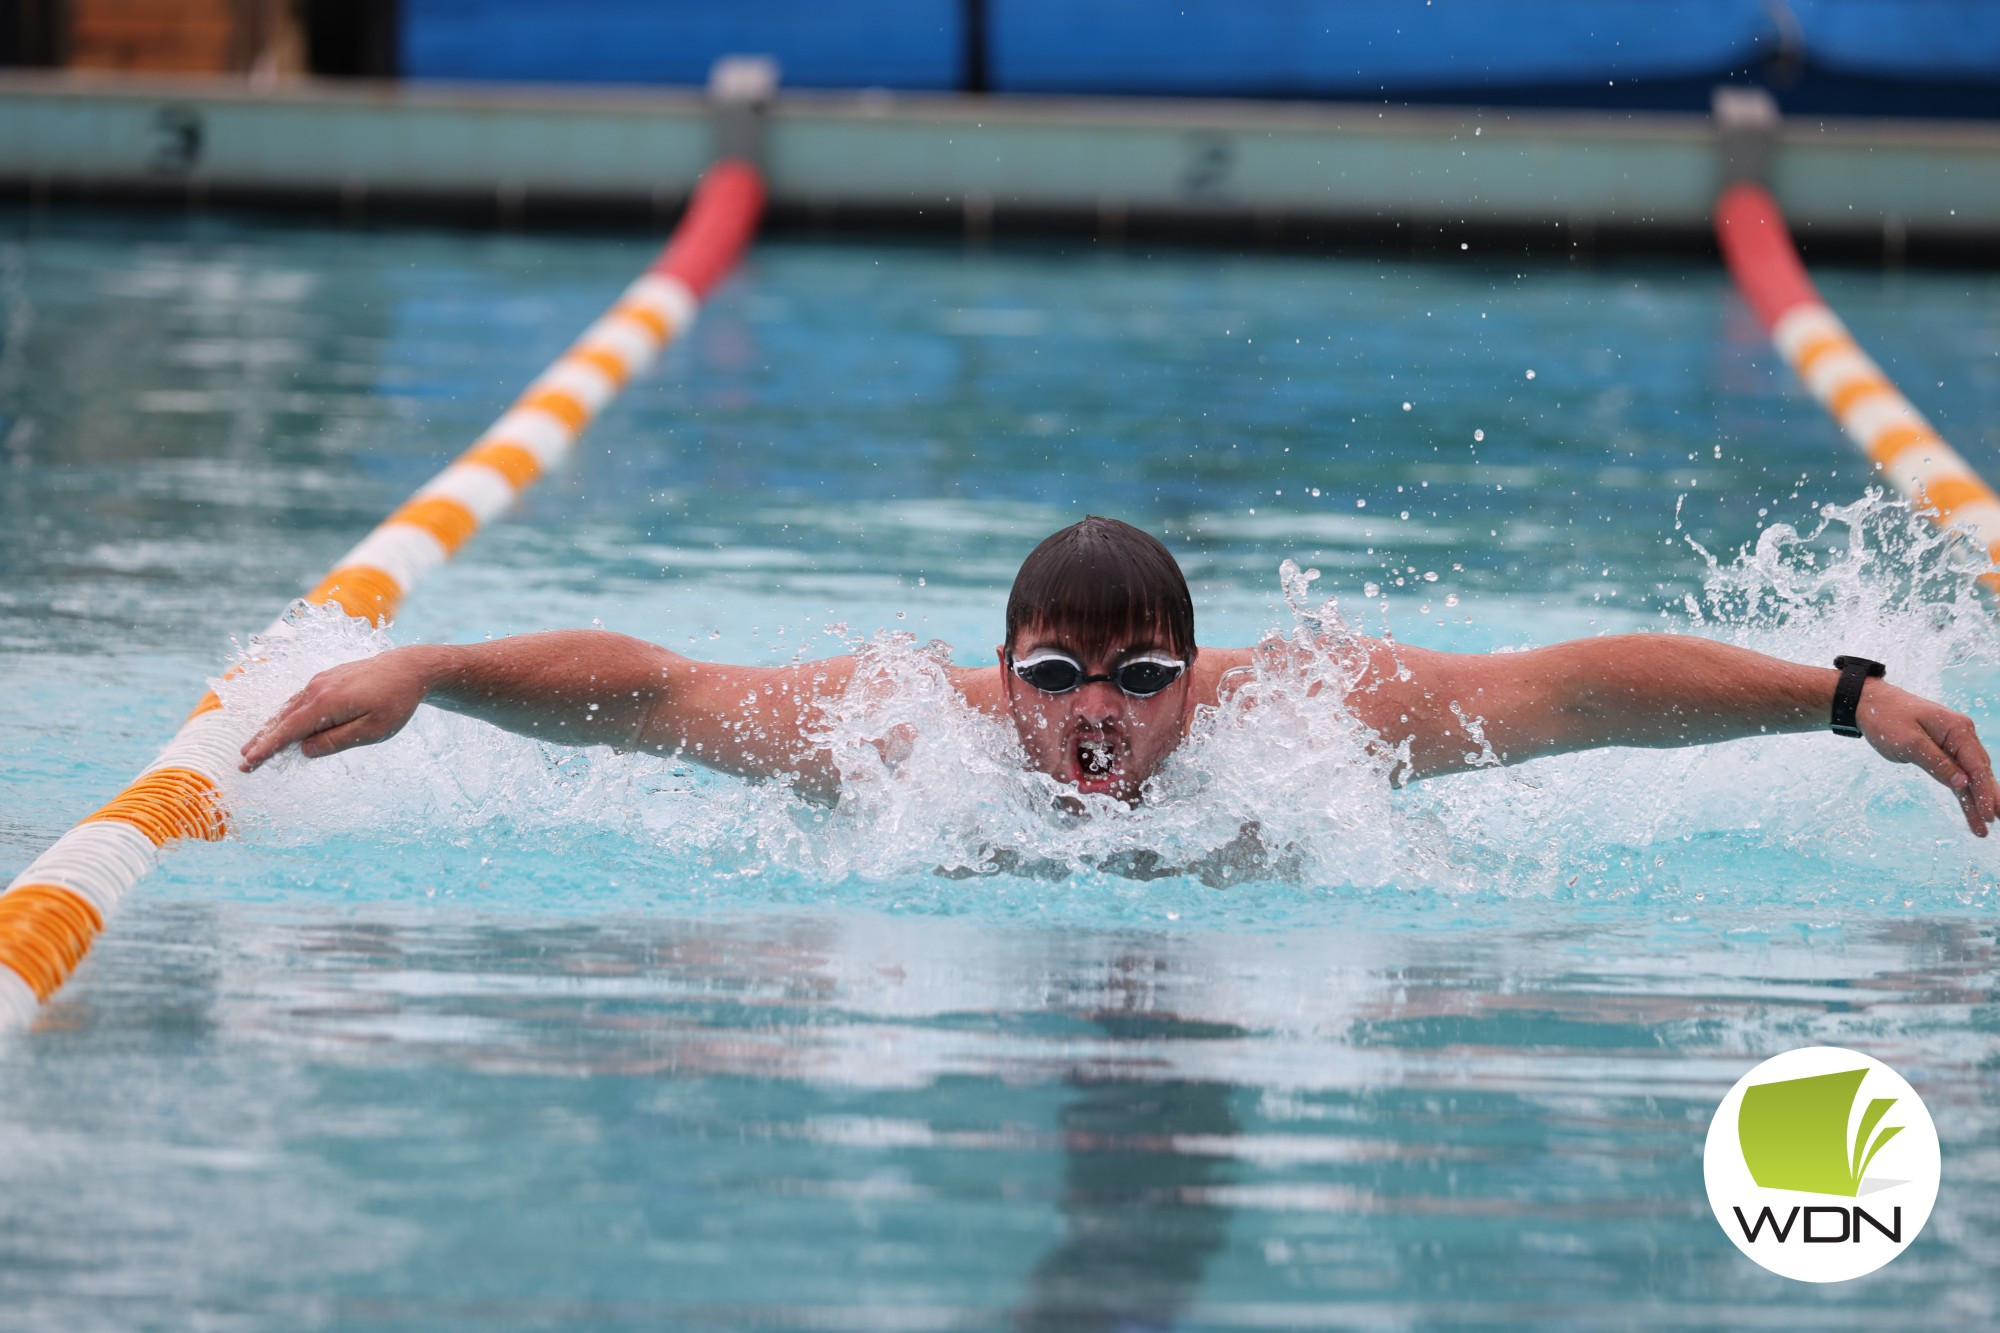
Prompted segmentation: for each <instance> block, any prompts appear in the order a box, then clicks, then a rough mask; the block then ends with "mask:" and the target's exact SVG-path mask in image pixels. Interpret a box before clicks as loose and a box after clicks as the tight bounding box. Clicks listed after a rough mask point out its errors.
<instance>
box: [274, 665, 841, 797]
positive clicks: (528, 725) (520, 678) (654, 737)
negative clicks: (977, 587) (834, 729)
mask: <svg viewBox="0 0 2000 1333" xmlns="http://www.w3.org/2000/svg"><path fill="white" fill-rule="evenodd" d="M853 671H854V661H853V659H852V658H846V657H839V658H832V659H829V660H826V661H821V662H809V663H805V664H802V665H798V666H788V667H741V666H728V665H724V664H719V663H710V662H697V661H694V660H693V659H691V658H686V657H682V656H681V655H680V654H679V653H675V652H670V651H668V650H667V649H665V648H661V647H659V646H658V645H657V644H651V643H647V642H645V641H643V640H641V639H634V638H630V637H628V636H626V635H623V634H611V633H607V632H605V631H603V630H557V631H553V632H550V633H547V634H524V635H520V636H517V637H514V638H507V639H497V640H495V641H493V642H491V643H479V644H467V645H463V646H435V647H434V646H429V645H424V646H416V647H410V648H396V649H392V650H390V651H389V652H386V653H382V654H380V655H379V656H376V657H371V658H367V659H364V660H363V661H359V662H350V663H348V664H346V665H344V666H338V667H334V668H332V669H330V670H327V671H322V672H320V673H319V674H318V675H317V676H314V677H313V678H312V680H311V681H310V682H309V683H308V684H307V685H306V687H305V689H303V690H301V691H299V693H297V694H296V695H294V696H292V698H291V699H290V700H289V701H288V702H287V703H286V704H285V706H284V707H283V708H280V709H279V710H278V711H277V713H276V714H274V715H273V716H272V717H271V718H270V720H269V721H267V722H266V723H265V724H264V726H263V729H262V730H260V731H259V732H258V733H257V734H256V735H255V736H254V737H252V738H251V740H250V742H249V744H247V745H245V746H244V747H243V768H244V770H245V771H246V772H247V771H249V770H250V769H254V768H256V767H257V766H258V765H259V764H262V763H263V762H264V761H265V760H267V759H269V758H270V757H271V756H272V755H275V754H277V753H278V752H279V751H280V750H282V749H284V748H285V747H286V746H288V745H291V744H293V743H294V742H296V743H297V744H298V746H299V752H300V753H301V754H303V755H305V756H307V757H308V758H318V757H319V756H321V755H329V754H335V753H338V752H339V751H341V750H346V749H351V748H353V747H354V746H357V745H373V744H375V743H376V742H378V741H385V740H387V739H389V737H391V736H393V735H395V734H396V733H397V732H399V731H401V730H402V729H403V727H404V725H405V724H406V723H408V722H409V720H410V717H411V715H412V714H414V713H415V712H416V710H417V705H418V704H421V703H426V702H428V703H432V704H435V705H437V706H439V707H441V708H448V709H450V710H451V711H453V712H457V713H465V714H468V715H470V716H472V717H477V718H481V719H483V720H485V721H487V722H491V723H493V724H494V725H496V726H499V727H504V728H506V729H507V730H508V731H514V732H519V733H521V734H522V735H526V736H534V737H537V738H539V739H542V740H552V741H558V742H561V743H563V744H566V745H613V746H618V747H620V748H624V749H635V750H647V751H651V752H652V753H655V754H670V755H677V756H681V757H685V758H688V759H692V760H694V761H696V762H698V763H701V764H705V765H707V766H708V767H710V768H717V769H721V770H723V771H724V772H728V773H735V774H738V775H740V776H744V777H761V778H786V779H788V780H790V781H792V782H794V783H795V784H796V785H798V786H799V787H800V788H801V789H802V790H804V791H806V792H807V793H808V794H811V795H818V796H822V797H826V796H831V795H832V794H833V793H834V792H835V791H836V790H837V789H838V786H839V776H838V774H836V773H835V772H834V771H833V768H832V763H831V760H830V758H829V756H828V755H827V754H826V753H825V752H824V751H822V750H818V749H815V748H814V746H813V745H812V744H811V742H810V741H809V740H808V739H807V737H808V736H810V735H811V734H812V733H813V732H814V731H815V730H816V729H817V728H818V726H819V724H820V721H821V709H822V708H823V707H824V705H825V703H826V702H827V701H828V700H829V699H833V698H837V697H838V696H839V695H840V694H841V693H842V692H844V691H845V690H846V688H847V682H848V679H849V678H850V677H851V676H852V675H853Z"/></svg>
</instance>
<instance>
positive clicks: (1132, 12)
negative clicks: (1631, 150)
mask: <svg viewBox="0 0 2000 1333" xmlns="http://www.w3.org/2000/svg"><path fill="white" fill-rule="evenodd" d="M989 2H990V6H991V14H992V22H991V28H990V32H991V55H990V61H991V69H992V82H993V86H994V88H995V89H996V90H1001V91H1009V92H1084V91H1104V92H1131V93H1190V94H1202V93H1221V94H1228V93H1235V94H1252V95H1266V96H1269V95H1294V96H1312V95H1322V96H1326V95H1330V96H1343V97H1355V96H1360V97H1366V96H1370V95H1381V94H1390V95H1393V94H1394V93H1395V92H1396V90H1398V89H1425V90H1434V89H1455V88H1464V89H1481V88H1489V89H1491V88H1506V87H1519V86H1529V85H1538V84H1541V85H1546V84H1555V83H1586V82H1590V81H1594V80H1606V81H1610V80H1618V79H1640V78H1671V77H1677V76H1688V75H1705V74H1710V73H1719V72H1721V71H1724V70H1729V69H1741V68H1743V67H1745V66H1746V65H1749V64H1751V63H1753V62H1754V61H1755V60H1757V59H1758V58H1759V57H1760V55H1761V53H1763V52H1764V51H1767V50H1769V49H1770V48H1771V47H1772V45H1773V44H1774V39H1775V34H1776V29H1775V28H1774V26H1773V24H1772V22H1771V20H1770V18H1769V17H1768V15H1767V12H1766V9H1765V6H1764V5H1763V4H1762V3H1761V0H1667V2H1664V3H1663V2H1662V0H1437V3H1435V4H1426V3H1424V0H1367V2H1366V3H1361V2H1358V0H989Z"/></svg>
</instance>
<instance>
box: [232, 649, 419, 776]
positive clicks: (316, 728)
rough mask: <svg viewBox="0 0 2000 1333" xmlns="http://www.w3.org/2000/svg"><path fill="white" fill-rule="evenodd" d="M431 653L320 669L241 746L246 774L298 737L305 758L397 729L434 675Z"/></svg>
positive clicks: (393, 654) (406, 652) (399, 652)
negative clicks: (320, 670)
mask: <svg viewBox="0 0 2000 1333" xmlns="http://www.w3.org/2000/svg"><path fill="white" fill-rule="evenodd" d="M434 678H435V677H434V673H433V671H432V661H431V656H430V655H429V654H428V653H426V652H425V651H424V650H423V649H421V648H399V649H395V650H392V651H390V652H386V653H382V654H381V655H379V656H376V657H370V658H364V659H363V660H361V661H359V662H349V663H347V664H345V665H344V666H337V667H331V668H329V669H328V670H325V671H322V672H320V673H319V674H318V675H317V676H314V677H313V678H312V679H311V680H310V681H308V682H307V683H306V687H305V688H304V689H302V690H300V691H299V692H298V693H297V694H295V695H293V696H292V697H291V698H290V699H289V700H287V701H286V703H285V706H284V707H283V708H280V709H279V710H278V711H277V712H276V713H274V714H273V715H272V716H271V718H270V720H269V721H267V722H265V723H264V725H263V727H262V729H260V730H259V731H258V732H257V734H256V735H255V736H252V737H251V738H250V741H249V743H248V744H247V745H245V746H244V747H243V759H242V763H241V764H240V765H239V767H241V768H242V770H243V771H244V772H245V773H249V772H251V771H253V770H255V769H256V768H257V767H258V766H259V765H260V764H262V763H263V762H264V761H265V760H267V759H269V758H271V756H273V755H275V754H277V753H278V752H279V751H280V750H283V749H284V748H285V747H286V746H288V745H291V744H293V743H294V742H296V743H297V744H298V747H299V753H300V754H302V755H304V756H305V757H306V758H308V759H319V758H323V757H324V756H326V755H330V754H338V753H340V752H341V751H342V750H351V749H353V748H354V747H355V746H357V745H374V744H377V743H378V742H381V741H386V740H388V739H389V738H390V737H391V736H393V735H395V734H396V733H397V732H399V731H401V730H402V729H403V728H404V726H406V725H407V724H408V723H409V720H410V718H411V717H412V716H413V715H414V714H415V713H416V711H417V705H418V704H420V703H422V702H423V701H424V695H425V693H426V692H427V691H428V690H429V689H430V686H431V684H432V683H433V680H434Z"/></svg>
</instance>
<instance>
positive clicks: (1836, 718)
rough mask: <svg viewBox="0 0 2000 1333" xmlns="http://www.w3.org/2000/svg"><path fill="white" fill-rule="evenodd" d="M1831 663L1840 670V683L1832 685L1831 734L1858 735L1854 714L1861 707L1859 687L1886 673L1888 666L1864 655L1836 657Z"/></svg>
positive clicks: (1858, 730) (1859, 729)
mask: <svg viewBox="0 0 2000 1333" xmlns="http://www.w3.org/2000/svg"><path fill="white" fill-rule="evenodd" d="M1833 665H1834V668H1835V669H1836V670H1838V671H1839V672H1840V683H1839V684H1838V685H1836V686H1834V687H1833V734H1834V735H1836V736H1859V735H1860V734H1861V728H1860V727H1858V726H1856V725H1855V723H1854V714H1855V712H1856V710H1858V709H1859V708H1860V707H1861V687H1862V685H1864V684H1866V683H1867V682H1868V681H1869V680H1871V679H1873V678H1874V677H1876V676H1886V675H1888V674H1889V668H1888V667H1885V666H1883V665H1882V664H1881V663H1880V662H1871V661H1869V660H1868V659H1867V658H1865V657H1836V658H1834V659H1833Z"/></svg>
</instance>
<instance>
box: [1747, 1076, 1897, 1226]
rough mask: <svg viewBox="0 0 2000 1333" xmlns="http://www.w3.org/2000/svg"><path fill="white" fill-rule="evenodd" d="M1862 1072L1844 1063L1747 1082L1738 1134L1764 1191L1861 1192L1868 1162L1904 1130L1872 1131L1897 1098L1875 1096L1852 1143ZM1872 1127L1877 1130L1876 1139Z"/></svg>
mask: <svg viewBox="0 0 2000 1333" xmlns="http://www.w3.org/2000/svg"><path fill="white" fill-rule="evenodd" d="M1867 1074H1868V1071H1867V1070H1866V1069H1848V1070H1843V1071H1841V1072H1840V1073H1837V1074H1820V1075H1817V1076H1815V1077H1812V1078H1792V1079H1786V1080H1784V1081H1783V1082H1780V1083H1753V1084H1751V1085H1750V1086H1749V1087H1748V1088H1746V1089H1744V1092H1743V1108H1742V1110H1741V1112H1739V1113H1738V1115H1737V1119H1736V1137H1737V1142H1738V1143H1739V1144H1740V1145H1741V1147H1742V1149H1743V1163H1744V1165H1746V1166H1748V1167H1749V1168H1750V1176H1751V1178H1752V1179H1753V1180H1755V1181H1756V1182H1757V1184H1758V1185H1759V1186H1760V1187H1761V1188H1763V1189H1768V1190H1797V1191H1801V1192H1803V1193H1807V1194H1839V1195H1843V1196H1845V1197H1847V1198H1850V1199H1851V1198H1853V1197H1854V1196H1855V1195H1856V1194H1859V1193H1860V1192H1861V1178H1862V1175H1863V1174H1864V1173H1865V1172H1866V1171H1867V1170H1868V1164H1869V1163H1870V1162H1872V1161H1874V1160H1875V1154H1876V1153H1878V1152H1880V1151H1882V1147H1883V1145H1884V1144H1886V1143H1888V1142H1889V1140H1890V1139H1893V1138H1895V1137H1896V1135H1897V1134H1899V1133H1901V1132H1902V1129H1903V1127H1902V1126H1901V1125H1888V1126H1885V1127H1884V1128H1883V1129H1882V1130H1881V1132H1880V1133H1876V1129H1875V1127H1876V1126H1877V1125H1880V1124H1881V1123H1882V1117H1883V1116H1884V1115H1885V1114H1887V1113H1888V1110H1889V1108H1890V1107H1891V1106H1894V1105H1895V1104H1896V1099H1895V1098H1894V1097H1877V1098H1875V1099H1874V1100H1872V1101H1870V1102H1869V1103H1868V1109H1867V1110H1865V1111H1863V1112H1862V1113H1861V1123H1860V1124H1859V1125H1858V1126H1857V1127H1856V1128H1855V1131H1854V1139H1853V1142H1852V1143H1851V1144H1850V1143H1849V1141H1848V1138H1847V1122H1848V1120H1849V1119H1850V1118H1851V1117H1852V1116H1853V1114H1854V1097H1855V1094H1856V1093H1857V1092H1859V1091H1860V1090H1861V1080H1862V1079H1863V1078H1865V1077H1866V1076H1867ZM1870 1134H1874V1135H1875V1137H1874V1141H1873V1142H1870V1141H1869V1137H1868V1136H1869V1135H1870Z"/></svg>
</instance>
